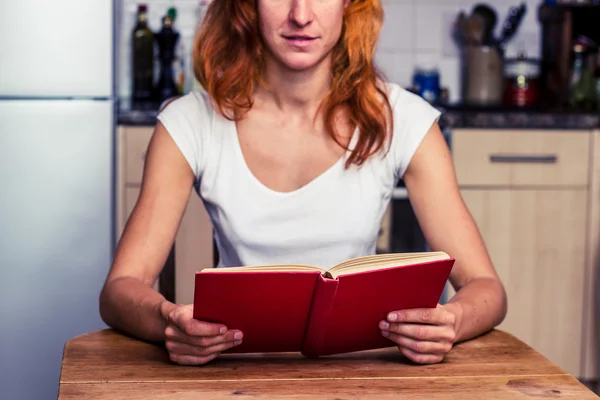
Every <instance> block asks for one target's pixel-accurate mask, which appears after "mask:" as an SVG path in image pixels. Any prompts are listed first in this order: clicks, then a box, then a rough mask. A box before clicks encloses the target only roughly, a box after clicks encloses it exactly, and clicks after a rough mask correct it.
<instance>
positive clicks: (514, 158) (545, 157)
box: [490, 154, 558, 164]
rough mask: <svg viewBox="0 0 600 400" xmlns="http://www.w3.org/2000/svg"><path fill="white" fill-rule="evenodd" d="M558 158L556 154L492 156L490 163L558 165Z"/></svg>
mask: <svg viewBox="0 0 600 400" xmlns="http://www.w3.org/2000/svg"><path fill="white" fill-rule="evenodd" d="M557 161H558V157H557V156H556V155H555V154H541V155H529V156H526V155H518V154H492V155H490V162H493V163H530V164H556V162H557Z"/></svg>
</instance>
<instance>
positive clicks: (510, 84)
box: [504, 56, 540, 107]
mask: <svg viewBox="0 0 600 400" xmlns="http://www.w3.org/2000/svg"><path fill="white" fill-rule="evenodd" d="M539 93H540V64H539V62H538V61H536V60H532V59H527V58H525V57H523V56H520V57H518V58H516V59H508V60H506V62H505V64H504V103H505V104H506V105H508V106H514V107H532V106H535V105H536V104H537V102H538V99H539Z"/></svg>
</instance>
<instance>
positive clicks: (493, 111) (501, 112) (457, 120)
mask: <svg viewBox="0 0 600 400" xmlns="http://www.w3.org/2000/svg"><path fill="white" fill-rule="evenodd" d="M436 108H438V109H439V110H440V111H441V112H442V117H441V118H440V126H441V127H442V128H445V129H452V128H482V129H553V130H557V129H561V130H579V129H584V130H590V129H594V128H600V112H596V113H593V112H569V111H545V110H539V109H531V110H520V109H511V108H502V107H499V108H483V107H470V106H464V105H436ZM157 109H158V107H152V106H150V107H148V108H147V109H144V110H142V109H140V110H136V109H132V108H130V107H129V104H128V102H126V101H122V102H121V103H120V106H119V113H118V118H117V121H118V124H119V125H129V126H153V125H154V124H156V115H157V114H158V112H157Z"/></svg>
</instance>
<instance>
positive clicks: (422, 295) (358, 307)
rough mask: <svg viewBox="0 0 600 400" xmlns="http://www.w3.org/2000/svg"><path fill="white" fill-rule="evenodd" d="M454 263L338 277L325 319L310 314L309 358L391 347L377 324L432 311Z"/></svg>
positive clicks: (439, 263)
mask: <svg viewBox="0 0 600 400" xmlns="http://www.w3.org/2000/svg"><path fill="white" fill-rule="evenodd" d="M453 264H454V260H443V261H434V262H426V263H422V264H416V265H405V266H401V267H395V268H388V269H382V270H375V271H367V272H359V273H355V274H351V275H342V276H339V277H338V278H337V280H338V283H337V290H336V291H335V296H333V298H332V299H331V302H332V303H331V304H330V305H329V308H330V310H329V311H328V313H327V316H323V315H322V314H319V313H316V312H315V313H313V314H312V315H311V321H310V323H311V324H313V325H314V326H315V327H318V328H315V329H317V330H318V333H316V335H319V336H320V346H319V348H317V349H314V350H313V351H312V352H311V354H310V355H321V356H324V355H329V354H338V353H346V352H351V351H360V350H369V349H375V348H381V347H391V346H395V344H394V343H393V342H392V341H390V340H389V339H387V338H385V337H383V336H382V335H381V329H379V321H381V320H384V319H386V316H387V314H388V312H390V311H395V310H404V309H410V308H423V307H424V308H435V307H436V306H437V304H438V302H439V300H440V297H441V295H442V292H443V290H444V286H445V284H446V281H447V279H448V276H449V274H450V271H451V269H452V266H453ZM319 289H321V290H324V291H327V289H326V288H325V289H324V288H323V287H322V286H317V291H318V290H319ZM317 296H318V293H317ZM313 318H315V319H316V321H313V320H312V319H313ZM307 336H309V337H310V336H311V335H310V334H309V335H307Z"/></svg>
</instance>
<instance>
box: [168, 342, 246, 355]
mask: <svg viewBox="0 0 600 400" xmlns="http://www.w3.org/2000/svg"><path fill="white" fill-rule="evenodd" d="M240 343H242V341H241V340H236V341H235V342H225V343H219V344H216V345H213V346H207V347H200V346H192V345H190V344H186V343H181V342H174V341H170V340H169V341H167V342H166V343H165V347H166V348H167V350H168V351H169V354H170V355H178V356H195V357H207V356H210V355H212V354H219V353H221V352H223V351H225V350H227V349H229V348H231V347H235V346H237V345H239V344H240Z"/></svg>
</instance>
